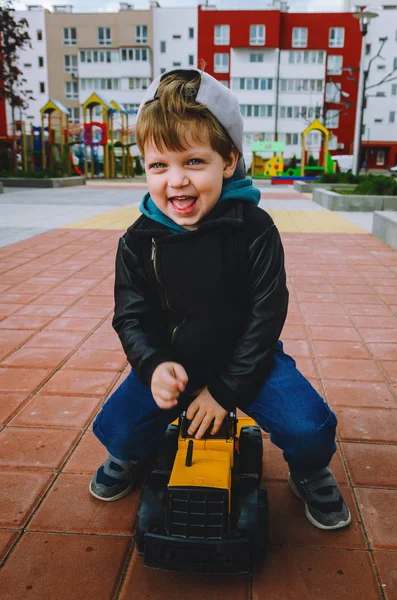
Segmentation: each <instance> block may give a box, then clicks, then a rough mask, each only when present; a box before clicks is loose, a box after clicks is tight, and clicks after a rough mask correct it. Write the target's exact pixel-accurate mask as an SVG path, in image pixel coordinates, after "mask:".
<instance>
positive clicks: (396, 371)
mask: <svg viewBox="0 0 397 600" xmlns="http://www.w3.org/2000/svg"><path fill="white" fill-rule="evenodd" d="M379 364H380V366H381V367H382V370H383V371H384V372H385V374H386V377H387V379H388V380H389V381H390V383H397V363H396V362H394V361H393V360H381V361H379Z"/></svg>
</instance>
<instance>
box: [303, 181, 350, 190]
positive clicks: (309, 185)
mask: <svg viewBox="0 0 397 600" xmlns="http://www.w3.org/2000/svg"><path fill="white" fill-rule="evenodd" d="M330 187H333V188H335V189H337V190H349V189H353V188H355V187H356V184H355V183H317V182H316V181H313V182H310V181H294V190H296V191H297V192H301V193H312V192H313V190H314V189H315V188H319V189H322V188H323V189H329V188H330Z"/></svg>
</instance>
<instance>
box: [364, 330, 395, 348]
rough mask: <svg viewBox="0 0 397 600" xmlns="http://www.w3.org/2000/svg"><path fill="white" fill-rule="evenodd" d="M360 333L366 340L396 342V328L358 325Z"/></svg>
mask: <svg viewBox="0 0 397 600" xmlns="http://www.w3.org/2000/svg"><path fill="white" fill-rule="evenodd" d="M360 333H361V335H362V336H363V337H364V338H365V340H366V341H367V342H384V343H385V342H393V343H394V344H395V343H397V329H374V328H372V327H360Z"/></svg>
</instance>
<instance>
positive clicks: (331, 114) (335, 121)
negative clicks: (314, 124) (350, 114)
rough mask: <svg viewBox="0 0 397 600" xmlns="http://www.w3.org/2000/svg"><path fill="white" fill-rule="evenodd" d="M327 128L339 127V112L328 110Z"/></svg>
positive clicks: (326, 117)
mask: <svg viewBox="0 0 397 600" xmlns="http://www.w3.org/2000/svg"><path fill="white" fill-rule="evenodd" d="M325 126H326V127H328V129H336V128H337V127H339V110H327V112H326V114H325Z"/></svg>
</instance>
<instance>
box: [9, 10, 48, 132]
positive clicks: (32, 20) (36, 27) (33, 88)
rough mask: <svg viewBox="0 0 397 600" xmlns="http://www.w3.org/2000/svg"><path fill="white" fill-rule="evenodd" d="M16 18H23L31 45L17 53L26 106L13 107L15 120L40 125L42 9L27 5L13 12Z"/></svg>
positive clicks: (44, 87)
mask: <svg viewBox="0 0 397 600" xmlns="http://www.w3.org/2000/svg"><path fill="white" fill-rule="evenodd" d="M17 16H18V19H26V21H27V23H28V32H29V35H30V39H31V46H32V47H31V48H29V47H25V49H24V50H22V51H21V52H20V55H19V62H18V65H17V66H18V68H19V69H20V70H21V71H22V73H23V76H24V78H25V79H26V83H24V86H23V89H24V90H26V92H27V93H28V94H29V97H30V98H33V99H31V100H29V102H28V107H27V109H22V110H19V109H17V111H16V114H15V119H16V120H24V121H25V122H26V123H27V124H28V126H29V123H33V124H36V125H39V124H40V108H41V107H42V106H44V104H45V103H46V101H47V99H48V93H49V90H48V69H47V35H46V27H45V11H44V9H43V7H42V6H30V7H29V9H28V10H26V11H19V12H18V13H17ZM11 121H12V118H11V108H10V106H9V105H8V106H7V122H8V123H11Z"/></svg>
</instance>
